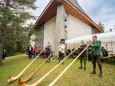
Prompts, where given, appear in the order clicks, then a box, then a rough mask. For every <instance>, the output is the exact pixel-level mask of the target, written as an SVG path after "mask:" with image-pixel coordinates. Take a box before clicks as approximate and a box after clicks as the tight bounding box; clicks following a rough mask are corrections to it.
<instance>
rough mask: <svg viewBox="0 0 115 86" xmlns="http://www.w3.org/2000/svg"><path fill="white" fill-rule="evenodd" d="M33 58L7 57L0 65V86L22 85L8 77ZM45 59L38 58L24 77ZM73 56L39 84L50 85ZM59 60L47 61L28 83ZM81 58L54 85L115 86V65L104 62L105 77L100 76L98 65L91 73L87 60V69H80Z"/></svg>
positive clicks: (21, 68)
mask: <svg viewBox="0 0 115 86" xmlns="http://www.w3.org/2000/svg"><path fill="white" fill-rule="evenodd" d="M32 60H33V59H28V57H27V56H26V55H24V54H20V55H16V56H13V57H11V58H7V59H5V61H3V64H1V65H0V86H21V85H18V84H17V82H16V81H15V82H13V83H11V84H9V83H8V82H7V78H8V77H9V76H16V75H18V74H19V73H20V72H21V71H22V70H23V69H24V68H25V67H26V66H27V65H28V64H29V63H30V62H31V61H32ZM44 60H45V59H41V58H38V59H37V60H36V61H35V62H34V63H33V64H32V65H31V66H30V67H29V69H28V70H27V71H26V72H25V73H24V74H23V76H22V77H21V78H22V79H25V78H27V77H28V76H29V75H30V74H31V73H32V72H33V71H34V70H35V68H37V67H38V66H39V65H40V64H41V63H42V62H43V61H44ZM72 60H73V58H69V59H67V60H66V61H65V64H64V65H63V64H61V65H60V66H59V67H58V68H57V69H56V70H55V71H53V72H52V73H51V74H50V75H49V76H48V77H47V78H46V79H44V80H43V81H42V82H41V84H40V85H39V86H48V85H49V84H50V83H51V82H52V81H53V80H54V79H55V78H56V77H57V76H58V75H59V74H60V73H61V72H62V71H63V70H64V68H66V67H67V65H69V63H70V62H71V61H72ZM57 63H58V60H51V63H45V65H43V67H42V68H41V69H40V70H39V71H38V72H37V73H36V74H35V75H34V76H33V78H32V79H31V80H30V81H29V82H27V83H26V84H33V83H34V82H36V81H37V80H38V79H40V78H41V77H42V76H43V75H45V74H46V73H47V72H48V71H49V70H51V69H52V68H53V67H54V66H55V65H57ZM79 65H80V64H79V60H77V61H76V62H75V63H74V64H73V65H72V66H71V67H70V68H69V69H68V70H67V71H66V73H65V74H64V75H63V76H62V77H61V78H60V79H59V80H58V81H57V82H56V84H55V85H54V86H115V65H110V64H105V63H104V64H103V77H102V78H99V77H98V74H99V71H98V67H97V74H96V75H90V72H91V71H92V63H91V62H87V70H86V71H84V70H83V69H78V67H79Z"/></svg>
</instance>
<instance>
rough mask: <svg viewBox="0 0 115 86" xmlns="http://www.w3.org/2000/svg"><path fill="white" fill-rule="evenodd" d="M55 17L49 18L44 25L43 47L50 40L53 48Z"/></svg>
mask: <svg viewBox="0 0 115 86" xmlns="http://www.w3.org/2000/svg"><path fill="white" fill-rule="evenodd" d="M55 26H56V17H54V18H52V19H50V20H49V21H48V22H46V23H45V25H44V47H46V45H47V43H48V42H50V43H51V45H52V49H53V50H54V35H55Z"/></svg>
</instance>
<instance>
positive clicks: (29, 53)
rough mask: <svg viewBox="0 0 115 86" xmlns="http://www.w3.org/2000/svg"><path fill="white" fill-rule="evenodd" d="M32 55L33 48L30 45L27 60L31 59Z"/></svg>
mask: <svg viewBox="0 0 115 86" xmlns="http://www.w3.org/2000/svg"><path fill="white" fill-rule="evenodd" d="M32 53H33V47H32V46H31V45H29V47H28V55H29V59H30V58H32Z"/></svg>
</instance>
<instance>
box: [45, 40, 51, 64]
mask: <svg viewBox="0 0 115 86" xmlns="http://www.w3.org/2000/svg"><path fill="white" fill-rule="evenodd" d="M50 54H51V45H50V42H48V45H47V47H46V58H48V57H49V56H50ZM47 62H50V58H49V59H48V60H47Z"/></svg>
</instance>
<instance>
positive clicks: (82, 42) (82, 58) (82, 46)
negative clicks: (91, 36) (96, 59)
mask: <svg viewBox="0 0 115 86" xmlns="http://www.w3.org/2000/svg"><path fill="white" fill-rule="evenodd" d="M86 46H87V45H86V44H84V40H81V45H80V52H82V51H83V50H84V49H85V47H86ZM86 58H87V51H86V50H85V51H84V52H83V53H82V54H81V56H80V64H81V66H80V67H79V69H82V67H83V66H82V62H83V61H84V70H86Z"/></svg>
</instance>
